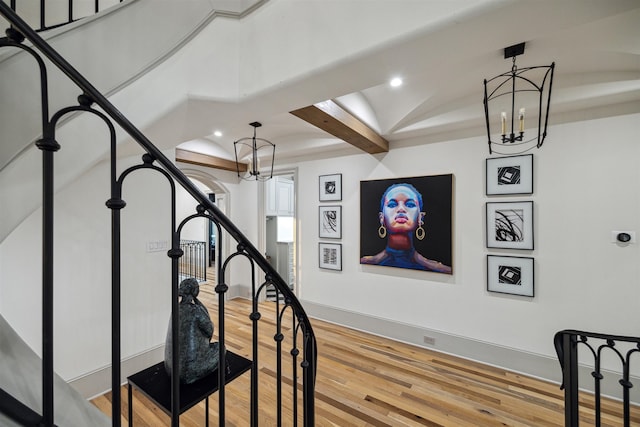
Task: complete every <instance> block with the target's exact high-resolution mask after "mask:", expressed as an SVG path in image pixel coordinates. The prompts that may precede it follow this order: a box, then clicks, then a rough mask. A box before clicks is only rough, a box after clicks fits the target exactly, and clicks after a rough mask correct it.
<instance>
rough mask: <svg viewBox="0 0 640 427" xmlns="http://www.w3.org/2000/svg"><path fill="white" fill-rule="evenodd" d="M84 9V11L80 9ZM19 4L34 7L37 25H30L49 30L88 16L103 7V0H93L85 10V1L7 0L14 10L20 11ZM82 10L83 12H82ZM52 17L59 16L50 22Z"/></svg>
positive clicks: (32, 23)
mask: <svg viewBox="0 0 640 427" xmlns="http://www.w3.org/2000/svg"><path fill="white" fill-rule="evenodd" d="M116 1H117V2H118V3H122V1H123V0H116ZM78 3H80V6H82V9H85V11H81V10H80V9H81V7H80V6H79V5H78ZM106 3H107V5H106V6H107V7H109V6H111V5H112V4H113V1H110V2H106ZM19 5H26V6H25V7H29V8H36V9H37V13H36V14H35V16H33V19H34V20H36V18H37V23H38V25H37V26H36V22H31V23H30V25H31V26H33V27H34V28H36V29H37V31H45V30H51V29H53V28H58V27H61V26H63V25H67V24H70V23H72V22H75V21H77V20H78V19H81V18H84V17H86V16H89V14H92V13H93V14H96V13H98V12H100V11H101V10H103V9H104V8H105V2H104V1H102V2H101V1H100V0H93V7H92V8H91V9H89V10H87V8H86V5H87V2H74V0H67V1H65V2H62V1H58V2H51V1H49V2H47V1H46V0H39V1H38V2H35V1H33V0H28V1H24V0H23V1H20V2H19V1H18V0H11V1H10V2H9V6H10V7H11V10H13V11H14V12H17V13H20V11H19V10H18V9H19ZM82 12H84V13H82ZM52 17H59V18H58V19H57V20H55V22H52V20H53V19H52Z"/></svg>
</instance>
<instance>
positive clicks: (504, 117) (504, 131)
mask: <svg viewBox="0 0 640 427" xmlns="http://www.w3.org/2000/svg"><path fill="white" fill-rule="evenodd" d="M501 117H502V134H503V135H506V129H507V113H505V112H504V111H503V112H502V115H501Z"/></svg>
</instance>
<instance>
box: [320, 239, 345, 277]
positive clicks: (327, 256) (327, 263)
mask: <svg viewBox="0 0 640 427" xmlns="http://www.w3.org/2000/svg"><path fill="white" fill-rule="evenodd" d="M318 255H319V266H320V268H326V269H328V270H338V271H342V245H341V244H340V243H322V242H321V243H320V244H319V249H318Z"/></svg>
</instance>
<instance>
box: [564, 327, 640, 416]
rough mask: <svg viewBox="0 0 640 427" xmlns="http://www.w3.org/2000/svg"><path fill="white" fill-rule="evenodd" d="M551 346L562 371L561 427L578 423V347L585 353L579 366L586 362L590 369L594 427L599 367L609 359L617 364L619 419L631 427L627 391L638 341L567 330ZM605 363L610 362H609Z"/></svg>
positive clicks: (599, 398) (638, 352)
mask: <svg viewBox="0 0 640 427" xmlns="http://www.w3.org/2000/svg"><path fill="white" fill-rule="evenodd" d="M553 343H554V346H555V349H556V353H557V354H558V360H559V361H560V367H561V368H562V385H561V389H564V406H565V407H564V409H565V412H564V413H565V426H566V427H578V425H579V422H580V421H579V409H580V405H579V399H578V394H579V385H578V359H579V357H578V349H579V347H584V348H585V349H586V351H585V352H584V353H586V354H585V356H584V357H583V359H584V360H583V362H584V363H587V359H588V360H589V363H587V366H589V367H590V369H593V371H592V372H591V376H592V377H593V381H594V396H593V398H594V410H595V413H594V415H595V425H596V427H599V426H601V425H602V412H603V410H602V405H601V403H602V396H601V386H602V381H603V379H604V374H603V366H602V365H603V360H604V358H605V357H607V356H613V359H614V360H617V361H618V362H620V365H619V366H620V372H621V375H620V379H619V380H618V383H619V384H620V387H621V396H622V399H621V400H622V402H621V404H622V419H623V423H624V426H625V427H629V426H631V401H630V390H631V388H632V387H633V383H632V382H631V362H632V360H633V358H634V355H635V356H636V357H640V337H628V336H620V335H606V334H599V333H593V332H584V331H576V330H569V329H567V330H562V331H560V332H558V333H556V334H555V336H554V338H553ZM607 360H611V358H609V359H607ZM591 362H592V363H591ZM581 363H582V362H581ZM591 367H592V368H591ZM636 421H637V420H636Z"/></svg>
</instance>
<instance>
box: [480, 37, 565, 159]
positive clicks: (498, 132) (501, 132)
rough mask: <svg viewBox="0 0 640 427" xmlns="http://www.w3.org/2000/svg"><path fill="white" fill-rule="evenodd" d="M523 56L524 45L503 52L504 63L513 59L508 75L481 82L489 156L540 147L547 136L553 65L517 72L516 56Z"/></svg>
mask: <svg viewBox="0 0 640 427" xmlns="http://www.w3.org/2000/svg"><path fill="white" fill-rule="evenodd" d="M523 53H524V43H520V44H517V45H514V46H509V47H507V48H505V49H504V57H505V59H507V58H512V59H513V65H512V67H511V71H508V72H506V73H503V74H500V75H497V76H495V77H493V78H492V79H489V80H487V79H485V80H484V100H483V103H484V114H485V120H486V123H487V137H488V139H489V154H493V153H494V152H496V153H497V154H521V153H524V152H526V151H528V150H531V149H532V148H534V147H537V148H540V147H542V143H543V142H544V139H545V137H546V136H547V121H548V119H549V104H550V100H551V86H552V84H553V71H554V68H555V62H554V63H552V64H551V65H543V66H536V67H525V68H518V67H517V66H516V56H518V55H521V54H523ZM525 119H526V123H527V126H528V127H525ZM531 123H534V126H530V124H531ZM496 148H498V149H499V150H500V149H502V148H505V149H506V150H503V151H502V152H501V151H497V150H496Z"/></svg>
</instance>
